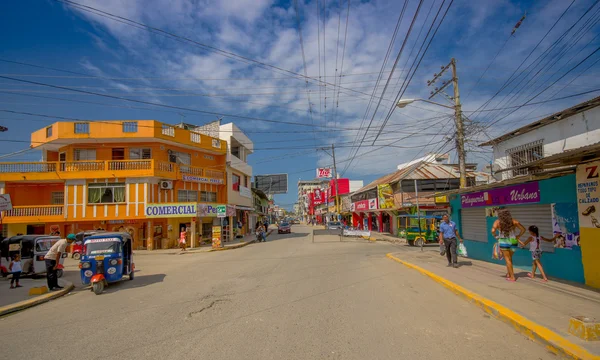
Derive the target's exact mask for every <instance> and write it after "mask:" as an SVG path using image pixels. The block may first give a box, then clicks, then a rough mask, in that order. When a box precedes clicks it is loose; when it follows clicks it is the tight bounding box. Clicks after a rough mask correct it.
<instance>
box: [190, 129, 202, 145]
mask: <svg viewBox="0 0 600 360" xmlns="http://www.w3.org/2000/svg"><path fill="white" fill-rule="evenodd" d="M201 139H202V136H201V135H200V134H198V133H195V132H190V141H191V142H193V143H196V144H200V141H201Z"/></svg>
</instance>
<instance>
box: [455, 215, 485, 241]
mask: <svg viewBox="0 0 600 360" xmlns="http://www.w3.org/2000/svg"><path fill="white" fill-rule="evenodd" d="M460 219H461V222H460V229H458V231H459V233H460V234H462V237H463V238H464V239H466V240H472V241H481V242H487V238H488V237H487V226H486V223H487V222H486V219H485V208H471V209H461V210H460Z"/></svg>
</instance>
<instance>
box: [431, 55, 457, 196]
mask: <svg viewBox="0 0 600 360" xmlns="http://www.w3.org/2000/svg"><path fill="white" fill-rule="evenodd" d="M449 68H452V80H451V81H445V82H443V83H442V86H440V87H439V88H437V87H436V88H435V89H434V91H432V92H431V95H430V96H429V99H431V98H433V97H434V96H436V95H437V94H439V93H440V92H442V93H443V91H444V88H446V87H447V86H448V85H450V84H452V87H453V88H454V98H453V100H454V122H455V124H456V152H457V153H458V171H459V173H460V188H461V189H462V188H466V187H467V167H466V154H465V130H464V124H463V118H462V109H461V104H460V93H459V91H458V75H457V74H456V59H454V58H452V59H451V60H450V63H449V64H448V65H446V66H442V71H440V72H439V73H438V74H433V79H432V80H430V81H427V86H431V85H433V84H434V83H435V82H436V80H437V79H439V78H440V77H441V76H442V74H443V73H444V72H445V71H446V70H448V69H449ZM442 106H444V105H442Z"/></svg>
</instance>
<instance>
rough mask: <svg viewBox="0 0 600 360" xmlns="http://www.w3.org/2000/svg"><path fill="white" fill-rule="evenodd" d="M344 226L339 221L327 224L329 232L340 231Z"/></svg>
mask: <svg viewBox="0 0 600 360" xmlns="http://www.w3.org/2000/svg"><path fill="white" fill-rule="evenodd" d="M343 227H344V226H343V225H342V223H341V222H339V221H330V222H328V223H327V230H340V229H341V228H343Z"/></svg>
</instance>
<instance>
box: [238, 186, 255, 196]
mask: <svg viewBox="0 0 600 360" xmlns="http://www.w3.org/2000/svg"><path fill="white" fill-rule="evenodd" d="M240 196H243V197H246V198H252V190H250V188H247V187H245V186H241V185H240Z"/></svg>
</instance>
